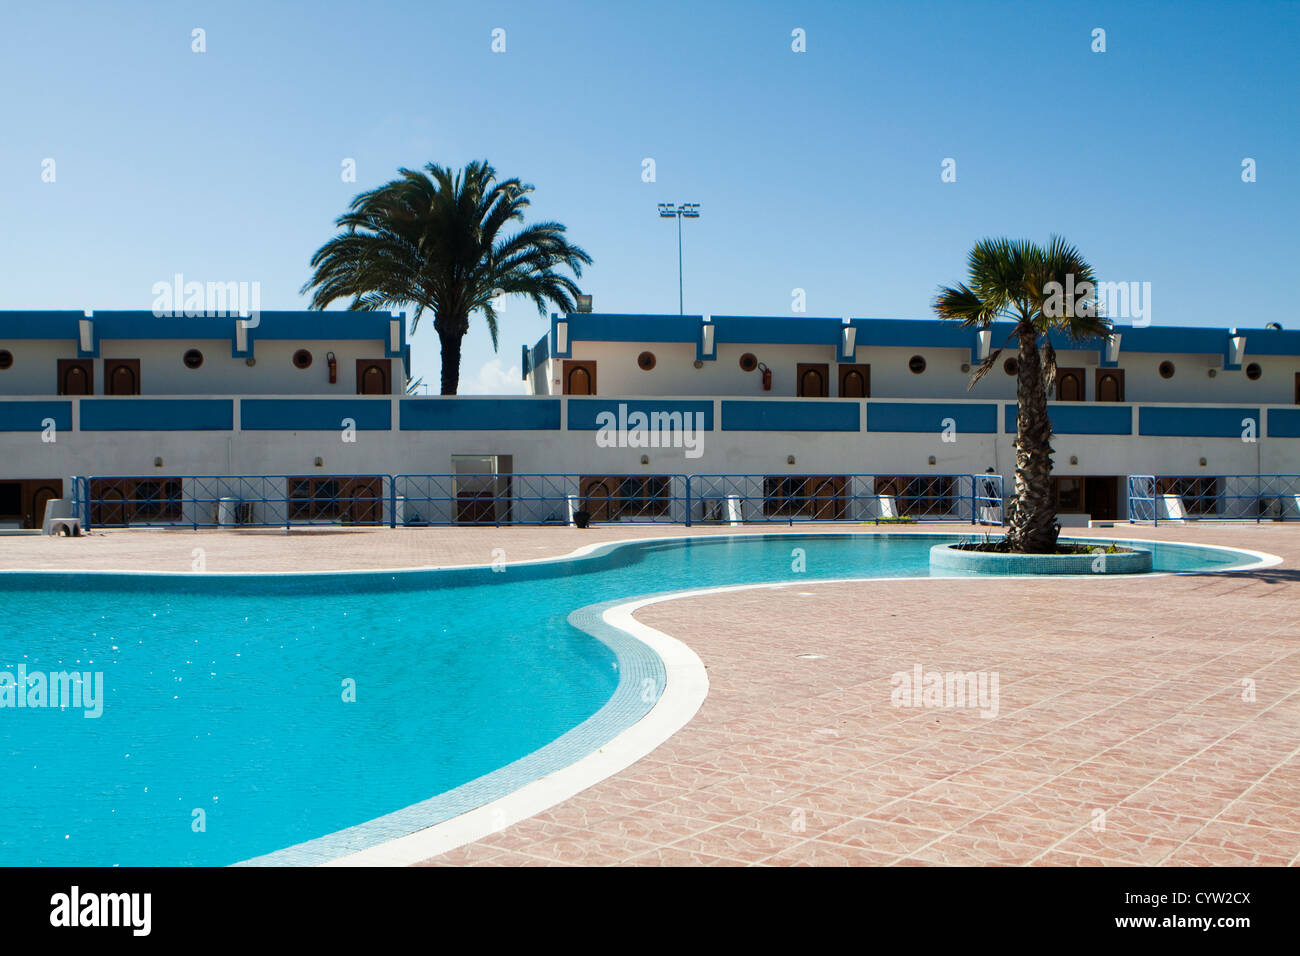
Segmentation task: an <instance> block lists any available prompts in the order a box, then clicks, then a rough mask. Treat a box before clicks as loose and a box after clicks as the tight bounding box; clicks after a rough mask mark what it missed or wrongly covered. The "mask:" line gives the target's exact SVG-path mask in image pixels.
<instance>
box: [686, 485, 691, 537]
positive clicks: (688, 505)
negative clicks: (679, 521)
mask: <svg viewBox="0 0 1300 956" xmlns="http://www.w3.org/2000/svg"><path fill="white" fill-rule="evenodd" d="M690 526H691V476H690V475H687V476H686V527H688V528H689V527H690Z"/></svg>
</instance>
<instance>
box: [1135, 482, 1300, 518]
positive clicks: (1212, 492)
mask: <svg viewBox="0 0 1300 956" xmlns="http://www.w3.org/2000/svg"><path fill="white" fill-rule="evenodd" d="M1128 500H1129V505H1128V514H1129V521H1130V523H1133V524H1147V523H1149V524H1152V525H1158V524H1159V523H1160V522H1161V521H1179V522H1181V521H1254V522H1255V523H1256V524H1258V523H1259V522H1261V521H1293V520H1296V519H1300V475H1130V476H1129V479H1128Z"/></svg>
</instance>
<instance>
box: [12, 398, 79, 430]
mask: <svg viewBox="0 0 1300 956" xmlns="http://www.w3.org/2000/svg"><path fill="white" fill-rule="evenodd" d="M47 418H52V419H54V427H55V429H56V430H57V431H63V432H70V431H72V403H71V402H0V432H39V431H44V430H45V426H44V425H43V424H42V423H43V422H44V421H45V420H46V419H47Z"/></svg>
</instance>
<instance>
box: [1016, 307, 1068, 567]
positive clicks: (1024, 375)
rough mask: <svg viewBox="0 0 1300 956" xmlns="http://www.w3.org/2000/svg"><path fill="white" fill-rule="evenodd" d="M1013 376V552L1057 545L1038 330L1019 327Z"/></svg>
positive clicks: (1043, 549)
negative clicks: (1014, 460)
mask: <svg viewBox="0 0 1300 956" xmlns="http://www.w3.org/2000/svg"><path fill="white" fill-rule="evenodd" d="M1019 338H1020V358H1019V361H1018V365H1019V369H1018V371H1017V375H1016V404H1017V406H1018V407H1017V414H1016V490H1015V497H1014V498H1013V500H1012V502H1011V506H1010V508H1009V509H1008V515H1007V517H1008V524H1009V527H1008V529H1007V536H1006V537H1007V543H1008V545H1009V546H1010V548H1011V550H1013V551H1022V552H1025V553H1027V554H1050V553H1051V552H1053V551H1055V550H1056V536H1057V534H1058V532H1059V528H1058V527H1057V524H1056V503H1055V500H1054V497H1053V495H1052V444H1051V439H1052V421H1051V419H1050V418H1049V417H1048V415H1047V390H1046V388H1044V386H1043V369H1042V360H1041V358H1040V357H1039V354H1038V333H1037V331H1036V330H1035V329H1033V328H1032V327H1030V328H1025V329H1022V330H1021V331H1020V333H1019Z"/></svg>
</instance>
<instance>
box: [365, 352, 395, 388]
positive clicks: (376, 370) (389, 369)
mask: <svg viewBox="0 0 1300 956" xmlns="http://www.w3.org/2000/svg"><path fill="white" fill-rule="evenodd" d="M392 381H393V360H392V359H357V394H358V395H389V394H391V392H390V388H391V385H392Z"/></svg>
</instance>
